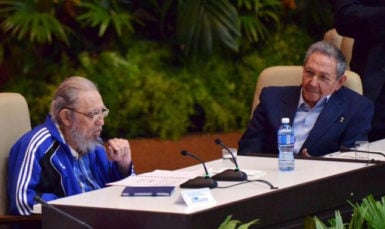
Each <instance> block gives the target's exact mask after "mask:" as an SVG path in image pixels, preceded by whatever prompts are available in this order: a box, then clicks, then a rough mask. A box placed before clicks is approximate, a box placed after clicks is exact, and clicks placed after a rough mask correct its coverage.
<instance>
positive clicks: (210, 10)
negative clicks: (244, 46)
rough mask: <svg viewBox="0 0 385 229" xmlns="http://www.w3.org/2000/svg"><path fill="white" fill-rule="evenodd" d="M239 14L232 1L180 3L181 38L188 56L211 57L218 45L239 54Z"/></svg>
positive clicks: (196, 0)
mask: <svg viewBox="0 0 385 229" xmlns="http://www.w3.org/2000/svg"><path fill="white" fill-rule="evenodd" d="M237 18H238V15H237V11H236V9H235V8H234V6H233V5H232V4H231V3H230V2H229V1H228V0H206V1H201V0H187V1H180V5H179V7H178V19H177V37H178V41H179V43H180V44H181V45H182V46H183V47H184V52H185V54H186V55H194V54H198V53H202V54H203V55H210V54H211V53H212V49H213V47H214V42H215V41H219V42H220V43H221V44H223V45H224V46H225V47H227V48H230V49H232V50H234V51H237V50H238V44H237V39H238V38H239V37H240V33H239V29H238V23H237V20H238V19H237Z"/></svg>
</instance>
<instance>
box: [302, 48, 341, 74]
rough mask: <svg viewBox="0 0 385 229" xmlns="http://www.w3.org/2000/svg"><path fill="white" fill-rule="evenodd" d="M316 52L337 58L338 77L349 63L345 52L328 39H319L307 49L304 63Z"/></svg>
mask: <svg viewBox="0 0 385 229" xmlns="http://www.w3.org/2000/svg"><path fill="white" fill-rule="evenodd" d="M315 52H320V53H321V54H323V55H326V56H328V57H331V58H334V59H335V60H336V73H337V79H339V78H340V77H341V76H342V75H343V74H344V73H345V71H346V68H347V65H346V59H345V56H344V54H343V53H342V52H341V50H340V49H338V48H337V47H336V46H334V45H333V44H331V43H329V42H327V41H318V42H316V43H314V44H312V45H311V46H310V47H309V49H308V50H307V51H306V55H305V59H304V65H305V64H306V63H307V61H308V59H309V57H310V55H311V54H313V53H315Z"/></svg>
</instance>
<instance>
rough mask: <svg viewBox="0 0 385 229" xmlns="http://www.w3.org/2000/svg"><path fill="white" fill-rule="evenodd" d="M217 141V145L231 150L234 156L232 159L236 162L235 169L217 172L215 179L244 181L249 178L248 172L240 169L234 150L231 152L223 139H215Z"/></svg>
mask: <svg viewBox="0 0 385 229" xmlns="http://www.w3.org/2000/svg"><path fill="white" fill-rule="evenodd" d="M215 143H216V144H217V145H220V146H222V148H223V149H225V150H226V151H227V152H229V154H230V155H231V157H232V161H233V162H234V164H235V169H226V170H225V171H223V172H220V173H218V174H215V175H214V176H213V179H214V180H217V181H244V180H247V174H246V173H245V172H242V171H240V170H239V168H238V163H237V159H236V158H235V156H234V154H233V152H231V150H230V149H229V148H228V147H227V146H225V145H224V144H223V143H222V141H221V140H219V139H215Z"/></svg>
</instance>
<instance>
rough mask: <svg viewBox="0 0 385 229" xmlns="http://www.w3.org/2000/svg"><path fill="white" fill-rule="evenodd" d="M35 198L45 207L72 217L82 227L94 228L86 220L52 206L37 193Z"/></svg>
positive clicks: (69, 217) (86, 228)
mask: <svg viewBox="0 0 385 229" xmlns="http://www.w3.org/2000/svg"><path fill="white" fill-rule="evenodd" d="M34 199H35V201H36V202H37V203H39V204H41V205H43V206H44V207H46V208H49V209H51V210H52V211H54V212H56V213H58V214H59V215H62V216H64V217H66V218H68V219H70V220H71V221H73V222H75V223H76V224H78V225H79V226H80V228H85V229H92V227H91V226H90V225H89V224H87V223H86V222H83V221H81V220H80V219H78V218H75V217H74V216H72V215H70V214H68V213H66V212H64V211H62V210H60V209H59V208H57V207H54V206H52V205H51V204H49V203H47V202H46V201H45V200H43V199H42V198H41V197H40V196H37V195H36V196H35V198H34Z"/></svg>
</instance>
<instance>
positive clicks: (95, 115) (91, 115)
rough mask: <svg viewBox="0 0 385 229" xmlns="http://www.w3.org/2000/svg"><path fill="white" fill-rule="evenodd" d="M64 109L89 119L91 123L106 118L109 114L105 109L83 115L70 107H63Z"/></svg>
mask: <svg viewBox="0 0 385 229" xmlns="http://www.w3.org/2000/svg"><path fill="white" fill-rule="evenodd" d="M64 109H68V110H71V111H73V112H75V113H78V114H81V115H83V116H85V117H87V118H89V119H91V120H92V121H93V122H95V121H97V120H100V119H102V118H105V117H107V116H108V113H109V112H110V110H109V109H107V108H102V110H101V111H94V112H88V113H83V112H80V111H77V110H75V109H74V108H71V107H65V108H64Z"/></svg>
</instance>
